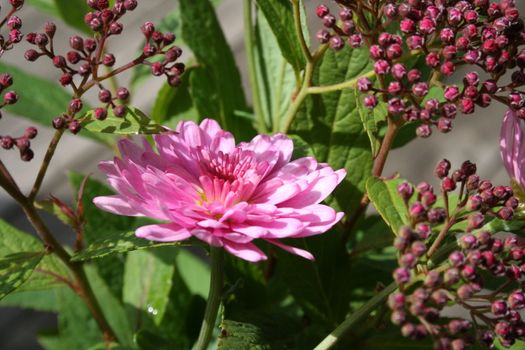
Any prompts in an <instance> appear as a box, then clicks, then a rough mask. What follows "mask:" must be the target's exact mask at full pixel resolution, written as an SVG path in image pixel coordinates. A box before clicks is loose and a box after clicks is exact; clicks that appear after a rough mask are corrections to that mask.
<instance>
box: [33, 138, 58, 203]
mask: <svg viewBox="0 0 525 350" xmlns="http://www.w3.org/2000/svg"><path fill="white" fill-rule="evenodd" d="M63 134H64V129H59V130H57V131H56V132H55V135H54V136H53V138H52V139H51V142H50V143H49V147H48V148H47V151H46V154H45V156H44V160H43V161H42V165H41V166H40V170H39V171H38V175H37V176H36V179H35V183H34V185H33V187H32V188H31V193H29V196H28V200H29V201H30V202H33V201H34V200H35V198H36V196H37V194H38V191H39V190H40V187H41V186H42V182H43V181H44V177H45V176H46V172H47V169H48V167H49V164H50V163H51V159H52V158H53V155H54V154H55V151H56V148H57V146H58V143H59V142H60V139H61V138H62V135H63Z"/></svg>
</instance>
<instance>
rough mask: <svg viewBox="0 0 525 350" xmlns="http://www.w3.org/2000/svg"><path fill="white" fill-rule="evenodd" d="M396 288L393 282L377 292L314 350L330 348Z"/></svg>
mask: <svg viewBox="0 0 525 350" xmlns="http://www.w3.org/2000/svg"><path fill="white" fill-rule="evenodd" d="M396 288H397V285H396V284H395V283H391V284H390V285H388V286H387V287H386V288H385V289H383V290H382V291H381V292H380V293H379V294H377V295H375V296H374V297H373V298H372V299H370V300H369V301H368V302H367V303H366V304H365V305H363V306H361V307H360V308H359V309H358V310H357V311H356V312H354V313H353V314H352V315H350V317H348V318H347V319H346V320H344V321H343V323H341V324H340V325H339V326H338V327H337V328H336V329H334V330H333V331H332V333H330V334H329V335H328V336H327V337H326V338H324V339H323V341H322V342H320V343H319V345H317V346H316V347H315V348H314V350H327V349H331V348H332V347H333V346H334V345H335V344H337V342H338V341H339V340H340V339H341V338H342V337H343V336H344V335H345V334H346V333H347V332H348V331H349V330H350V329H351V328H352V327H353V326H354V325H355V324H356V323H359V322H361V321H362V320H363V319H364V318H365V317H367V316H368V315H369V314H370V313H371V312H372V311H373V310H375V309H376V308H377V307H379V306H380V305H382V304H383V303H384V302H385V301H386V299H387V298H388V296H389V295H390V294H391V293H392V292H394V291H395V290H396Z"/></svg>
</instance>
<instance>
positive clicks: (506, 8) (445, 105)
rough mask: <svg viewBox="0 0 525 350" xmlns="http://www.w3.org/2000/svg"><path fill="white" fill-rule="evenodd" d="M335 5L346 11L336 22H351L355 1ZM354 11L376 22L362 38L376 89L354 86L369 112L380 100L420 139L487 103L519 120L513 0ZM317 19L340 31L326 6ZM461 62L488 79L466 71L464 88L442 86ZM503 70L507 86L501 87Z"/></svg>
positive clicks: (522, 106) (524, 36) (524, 63)
mask: <svg viewBox="0 0 525 350" xmlns="http://www.w3.org/2000/svg"><path fill="white" fill-rule="evenodd" d="M336 2H338V3H339V5H341V6H342V7H341V9H342V10H341V13H342V14H346V13H348V14H349V17H345V18H346V19H343V17H341V19H342V23H343V24H344V23H346V22H347V21H350V22H349V23H353V22H352V11H351V10H350V8H349V7H351V6H354V5H355V4H354V2H352V1H336ZM347 3H348V4H347ZM358 9H360V11H363V9H368V10H367V11H371V13H370V16H368V17H367V16H364V15H360V16H358V17H359V20H360V22H363V20H366V18H369V20H368V21H372V22H373V21H374V20H375V22H373V23H368V27H369V28H371V29H370V33H367V32H363V33H362V35H363V36H364V37H365V38H366V40H365V42H366V43H367V45H368V48H369V53H370V57H371V58H372V59H373V60H374V61H375V63H374V72H375V74H376V76H378V77H379V79H378V82H377V83H375V84H374V83H373V82H372V81H371V80H370V79H367V78H364V79H362V80H361V81H360V82H359V84H358V88H359V90H360V91H361V92H364V93H368V94H367V96H366V97H365V98H364V104H365V106H367V107H369V108H375V106H376V105H377V104H378V103H379V99H378V95H381V96H382V97H383V99H382V100H383V101H384V102H385V103H386V104H387V108H388V112H389V115H390V116H391V117H393V118H398V117H399V118H403V119H404V120H405V121H408V122H418V123H419V124H420V125H419V127H418V128H417V131H416V132H417V134H418V136H420V137H428V136H430V135H431V133H432V127H435V128H437V129H438V130H439V131H441V132H449V131H450V130H451V129H452V120H453V119H454V118H455V117H456V114H457V112H458V111H459V112H461V113H463V114H473V113H474V111H475V108H476V105H477V106H479V107H487V106H489V105H490V103H491V101H492V100H493V99H496V100H498V101H500V102H502V103H504V104H507V105H508V106H509V107H510V108H512V109H514V110H515V111H517V115H519V116H521V117H523V118H525V95H524V94H523V93H522V92H521V91H520V90H519V89H518V88H519V87H520V86H523V85H524V84H525V72H524V68H525V50H520V46H521V45H523V44H524V43H525V31H524V28H525V27H524V24H523V20H522V19H521V18H520V13H519V11H518V10H517V9H516V7H515V1H514V0H504V1H500V2H498V3H496V2H492V1H490V0H403V1H389V2H387V3H386V4H385V5H384V6H372V1H370V4H368V5H367V6H361V7H358ZM373 9H376V10H375V11H376V12H377V11H378V12H377V13H376V12H374V10H373ZM355 11H356V10H355V9H354V12H353V14H354V16H355ZM317 14H318V15H319V16H322V18H323V21H324V24H325V26H327V27H330V28H337V29H334V30H335V31H336V32H339V31H341V28H340V27H339V26H338V25H337V21H336V19H335V17H334V16H332V15H330V13H329V11H328V9H327V7H326V6H324V5H321V6H319V7H318V9H317ZM372 18H373V19H374V20H372ZM391 24H395V26H394V27H397V28H396V29H399V35H398V34H391V33H389V32H388V31H387V30H386V29H385V28H392V25H391ZM342 27H343V28H344V25H343V26H342ZM360 27H363V25H361V26H360ZM378 30H379V34H377V31H378ZM319 39H320V40H321V41H322V42H328V41H329V40H331V36H330V34H329V33H328V32H326V30H325V31H321V32H320V35H319ZM340 42H341V39H340V38H338V39H334V43H332V42H331V41H330V46H331V47H334V48H341V47H343V44H341V43H340ZM336 44H337V45H336ZM418 54H419V55H421V57H422V58H423V65H424V66H426V67H425V69H423V68H421V67H420V66H418V67H419V68H415V67H414V66H412V65H411V64H409V63H407V62H410V60H407V59H406V58H407V57H409V56H413V55H418ZM465 64H466V65H471V66H475V67H477V68H479V69H481V70H483V71H484V72H486V73H488V76H489V77H488V79H486V80H485V81H482V80H481V79H480V76H479V74H478V73H477V72H475V71H471V72H468V73H467V74H466V75H465V76H464V79H463V83H464V84H463V86H462V87H459V86H456V85H450V86H443V85H442V83H441V82H440V80H442V77H449V76H451V75H453V74H454V72H455V71H456V68H457V67H458V66H460V65H465ZM509 70H512V74H511V79H510V80H511V81H510V82H500V78H501V77H503V76H504V75H505V73H506V72H507V71H509ZM433 87H435V88H436V92H435V94H436V96H435V97H438V96H439V95H442V96H444V101H440V100H438V99H437V98H431V97H430V96H429V92H430V91H431V89H432V88H433ZM438 91H439V92H438ZM432 97H434V96H432Z"/></svg>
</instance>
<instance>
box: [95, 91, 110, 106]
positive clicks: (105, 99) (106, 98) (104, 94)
mask: <svg viewBox="0 0 525 350" xmlns="http://www.w3.org/2000/svg"><path fill="white" fill-rule="evenodd" d="M98 99H99V100H100V102H102V103H109V102H111V99H112V96H111V91H109V90H107V89H102V90H100V91H99V92H98Z"/></svg>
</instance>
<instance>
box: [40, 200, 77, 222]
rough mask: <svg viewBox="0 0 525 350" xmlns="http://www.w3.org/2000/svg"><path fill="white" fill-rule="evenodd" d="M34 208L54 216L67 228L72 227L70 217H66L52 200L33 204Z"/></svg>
mask: <svg viewBox="0 0 525 350" xmlns="http://www.w3.org/2000/svg"><path fill="white" fill-rule="evenodd" d="M35 207H36V208H38V209H41V210H44V211H46V212H48V213H50V214H52V215H54V216H56V217H57V218H58V219H59V220H60V221H62V222H63V223H64V224H66V225H68V226H72V225H73V223H74V220H73V219H72V218H71V217H69V216H67V215H66V214H65V213H64V212H63V211H62V209H61V208H60V206H59V205H58V204H57V203H55V202H53V201H52V200H43V201H38V202H35Z"/></svg>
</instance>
